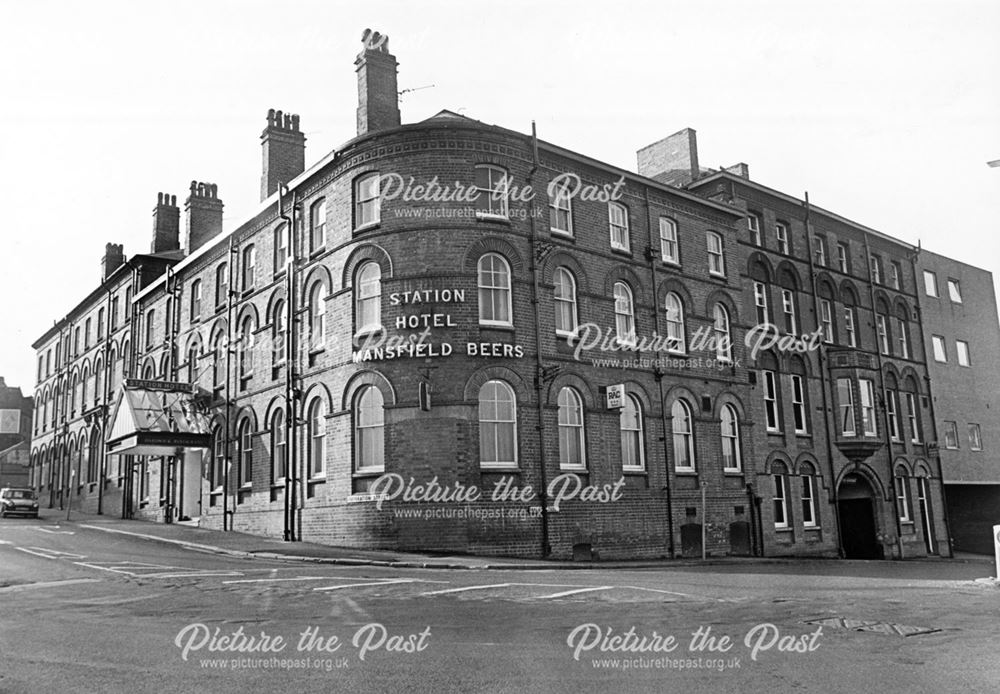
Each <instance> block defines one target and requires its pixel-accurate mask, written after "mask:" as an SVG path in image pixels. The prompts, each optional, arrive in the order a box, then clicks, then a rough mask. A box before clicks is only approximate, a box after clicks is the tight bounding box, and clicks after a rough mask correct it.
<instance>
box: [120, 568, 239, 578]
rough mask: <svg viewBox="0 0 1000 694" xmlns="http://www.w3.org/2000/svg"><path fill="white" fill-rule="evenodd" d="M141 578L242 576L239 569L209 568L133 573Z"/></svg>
mask: <svg viewBox="0 0 1000 694" xmlns="http://www.w3.org/2000/svg"><path fill="white" fill-rule="evenodd" d="M133 575H137V576H138V577H141V578H202V577H208V576H242V575H243V574H241V573H240V572H239V571H212V570H210V569H204V570H202V569H195V570H193V571H189V572H183V573H161V574H133Z"/></svg>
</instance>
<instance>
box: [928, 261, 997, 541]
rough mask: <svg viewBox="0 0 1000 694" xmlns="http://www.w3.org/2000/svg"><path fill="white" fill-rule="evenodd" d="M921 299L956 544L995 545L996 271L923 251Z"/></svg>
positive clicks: (938, 431)
mask: <svg viewBox="0 0 1000 694" xmlns="http://www.w3.org/2000/svg"><path fill="white" fill-rule="evenodd" d="M917 272H918V276H917V280H918V287H917V290H918V291H917V299H918V301H919V304H920V312H921V316H922V317H923V321H922V325H923V334H924V342H925V344H926V345H927V367H928V371H929V373H930V378H931V386H932V392H933V412H934V417H935V427H936V430H937V449H938V454H939V455H940V457H941V467H942V474H943V481H944V490H945V498H946V500H947V502H948V514H949V520H950V523H951V533H952V537H953V539H954V543H955V549H956V550H964V551H973V552H983V553H991V552H992V551H993V543H992V541H991V538H992V526H993V525H995V524H997V523H1000V460H998V454H997V451H1000V421H998V420H1000V414H998V413H1000V324H998V322H997V303H996V295H995V294H994V291H993V275H992V274H991V273H989V272H987V271H985V270H981V269H979V268H976V267H972V266H971V265H967V264H965V263H960V262H958V261H956V260H952V259H950V258H946V257H944V256H941V255H937V254H935V253H930V252H927V251H922V252H921V253H920V255H919V256H918V257H917Z"/></svg>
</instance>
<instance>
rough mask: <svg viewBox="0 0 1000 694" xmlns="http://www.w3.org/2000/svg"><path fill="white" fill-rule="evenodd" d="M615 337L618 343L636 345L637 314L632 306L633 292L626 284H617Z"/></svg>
mask: <svg viewBox="0 0 1000 694" xmlns="http://www.w3.org/2000/svg"><path fill="white" fill-rule="evenodd" d="M614 297H615V335H616V336H617V338H618V341H619V342H621V343H623V344H627V345H631V344H635V313H634V308H633V305H632V290H631V289H629V286H628V285H627V284H625V283H624V282H615V287H614Z"/></svg>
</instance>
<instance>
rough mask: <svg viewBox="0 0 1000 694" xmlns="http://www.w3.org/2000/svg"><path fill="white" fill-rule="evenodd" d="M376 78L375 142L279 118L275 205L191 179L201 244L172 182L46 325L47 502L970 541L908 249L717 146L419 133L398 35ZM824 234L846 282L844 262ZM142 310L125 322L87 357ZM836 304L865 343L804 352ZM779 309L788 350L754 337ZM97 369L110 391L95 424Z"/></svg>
mask: <svg viewBox="0 0 1000 694" xmlns="http://www.w3.org/2000/svg"><path fill="white" fill-rule="evenodd" d="M355 65H356V68H357V72H358V86H359V107H358V132H357V136H356V137H355V138H353V139H352V140H350V141H348V142H347V143H345V144H344V145H343V146H341V147H340V148H338V149H337V150H335V151H334V152H331V153H329V154H327V155H325V156H324V157H323V158H322V159H320V160H319V161H318V162H317V163H316V164H314V165H312V166H311V167H309V168H308V169H306V168H305V167H304V162H305V154H304V148H305V138H304V136H303V135H302V132H301V129H300V122H299V117H298V116H297V115H296V116H293V115H290V114H287V113H283V112H280V111H271V112H269V113H268V115H267V120H266V127H265V129H264V132H263V134H262V136H261V141H262V147H263V167H262V177H261V202H260V206H259V207H258V209H257V210H256V212H255V213H254V214H253V216H252V217H251V218H250V219H248V220H246V221H245V222H243V223H242V224H240V225H239V226H238V227H237V228H235V229H232V230H223V229H222V203H221V201H220V200H219V198H218V192H217V189H216V188H215V186H214V185H211V184H205V183H197V182H193V183H192V184H191V188H190V194H189V197H188V199H187V203H186V212H187V215H186V219H187V236H186V245H185V247H184V249H183V250H182V249H181V247H180V239H179V232H178V231H176V230H177V229H178V228H179V222H178V221H176V220H178V219H179V210H178V209H177V207H176V204H175V202H174V199H173V197H172V196H163V195H162V194H161V196H160V199H159V201H158V205H157V207H156V210H155V211H154V219H155V221H154V243H153V253H151V254H149V255H144V256H137V257H135V258H133V259H131V260H130V261H129V266H130V267H133V269H132V271H131V272H125V271H121V272H117V271H113V272H111V273H110V275H108V273H107V272H106V273H105V275H106V276H105V281H104V282H103V283H102V285H101V287H100V288H99V289H98V290H97V291H95V293H94V294H92V295H91V297H89V298H88V299H87V300H85V301H84V302H83V303H81V304H80V305H78V306H77V308H75V309H74V310H73V312H71V314H70V315H69V316H67V318H65V319H63V320H62V321H60V322H57V324H56V326H55V327H53V329H52V330H50V331H48V332H47V333H46V335H44V336H43V337H42V338H40V339H39V340H38V341H37V342H36V343H35V349H36V350H37V351H38V354H39V386H38V390H37V394H38V397H39V398H40V402H42V403H46V409H45V410H44V412H43V416H42V418H41V427H40V428H39V431H38V432H37V434H38V439H37V441H36V444H35V447H34V448H33V456H34V458H33V459H34V460H35V461H36V467H35V469H36V470H37V476H36V478H35V479H36V483H37V484H38V485H39V487H40V488H41V489H42V491H43V493H45V492H48V494H49V500H50V503H53V504H54V503H58V502H60V501H61V499H62V494H63V490H65V489H67V488H70V487H72V488H71V489H70V495H71V498H72V499H73V500H74V501H73V503H80V504H83V505H84V506H85V507H96V508H101V509H103V510H104V511H105V512H115V511H112V510H111V509H120V512H121V513H122V514H123V515H132V516H139V517H143V518H148V519H153V520H161V521H165V522H174V521H185V520H187V519H197V522H198V523H200V524H202V525H206V526H211V527H217V528H228V529H234V530H239V531H244V532H251V533H258V534H262V535H269V536H274V537H285V538H286V539H290V540H292V539H308V540H310V541H317V542H325V543H329V544H335V545H343V546H357V547H386V548H398V549H434V550H442V551H467V552H475V553H482V554H506V555H522V556H539V555H543V554H551V555H553V556H556V557H571V556H589V555H593V554H596V555H598V556H600V557H603V558H613V557H638V556H679V555H689V556H700V555H701V553H702V552H703V551H704V552H706V553H708V554H711V555H721V554H768V555H772V554H824V555H835V554H837V553H838V552H840V551H844V552H845V553H847V554H849V555H854V556H900V555H902V556H913V555H918V554H926V553H946V552H947V543H946V542H944V543H942V538H945V537H947V532H946V530H945V529H944V525H943V515H944V514H943V511H942V510H941V508H940V507H941V499H942V496H941V484H940V480H941V474H940V469H939V466H938V463H937V460H936V459H935V458H934V457H933V456H931V455H929V454H928V453H927V452H926V450H924V449H922V448H920V446H918V445H917V444H915V443H912V441H907V440H906V437H907V434H906V433H904V432H908V431H909V430H908V429H905V426H904V423H903V419H906V418H907V417H909V419H906V421H907V422H909V421H911V420H913V421H916V422H917V427H918V428H919V429H921V430H922V429H923V428H924V427H926V428H928V429H929V428H931V427H932V420H931V419H930V415H929V413H928V412H927V409H928V405H927V403H926V399H927V370H926V363H925V361H924V358H923V355H922V353H921V352H920V351H918V348H920V347H921V344H922V342H921V341H922V338H921V335H922V333H921V330H920V329H919V328H918V327H917V326H916V325H913V324H914V323H915V322H916V321H918V320H919V315H918V314H915V313H914V312H913V309H914V308H915V301H916V299H915V292H916V283H915V280H914V276H915V275H914V269H913V265H912V259H910V256H909V255H908V254H909V252H910V249H908V248H907V247H906V246H905V245H903V244H901V243H900V242H898V241H895V240H893V239H891V238H889V237H886V236H885V235H882V234H879V233H877V232H874V231H872V230H868V229H865V228H864V227H862V226H860V225H857V224H854V223H851V222H848V221H847V220H843V219H842V218H840V217H838V216H836V215H833V214H832V213H827V212H824V211H822V210H818V209H815V208H814V209H812V210H807V209H806V208H803V206H802V205H801V203H799V202H798V201H795V200H794V199H792V198H790V197H788V196H785V195H782V194H780V193H777V192H776V191H771V190H769V189H766V188H764V187H762V186H759V185H757V184H755V183H751V182H750V181H749V179H748V178H747V177H746V176H745V173H746V167H745V166H741V167H736V168H735V169H734V171H735V173H728V172H717V173H713V174H709V175H705V174H704V172H702V171H701V170H700V169H699V168H698V165H697V143H696V141H695V139H694V133H693V131H683V133H682V134H680V135H679V136H677V137H672V138H668V139H667V140H665V141H663V142H661V143H656V144H655V145H652V146H651V147H649V148H646V149H645V150H643V151H641V152H640V155H639V172H638V174H636V173H634V172H630V171H626V170H622V169H618V168H616V167H613V166H610V165H608V164H604V163H602V162H599V161H596V160H593V159H591V158H589V157H586V156H584V155H580V154H577V153H575V152H571V151H569V150H566V149H564V148H561V147H559V146H557V145H554V144H551V143H548V142H545V141H541V140H539V139H537V138H536V137H534V135H533V134H524V133H518V132H514V131H511V130H507V129H504V128H499V127H496V126H489V125H485V124H483V123H481V122H478V121H474V120H471V119H469V118H466V117H462V116H459V115H457V114H454V113H451V112H449V111H442V112H441V113H439V114H437V115H436V116H434V117H432V118H429V119H427V120H424V121H421V122H418V123H413V124H407V125H402V124H401V119H400V114H399V109H398V101H397V91H398V90H397V86H396V71H397V64H396V60H395V58H394V56H393V55H392V54H391V53H389V49H388V41H387V39H386V37H384V36H380V35H379V34H377V33H376V34H371V33H370V32H366V34H365V38H364V49H363V50H362V52H361V54H360V55H359V56H358V58H357V61H356V64H355ZM748 210H749V211H750V212H752V213H753V215H756V216H750V217H748ZM748 219H751V220H752V219H756V220H757V221H756V225H757V228H758V229H759V230H760V231H761V233H762V234H763V233H764V231H763V230H764V229H765V228H770V227H767V225H771V226H772V227H773V228H777V225H778V224H779V221H780V223H782V224H785V225H786V226H785V229H786V231H785V233H786V235H788V238H789V243H791V244H792V248H794V251H793V250H792V249H791V248H790V249H788V251H787V252H786V251H784V250H782V249H781V248H777V247H775V246H774V245H773V243H772V242H771V241H770V240H769V241H767V242H763V241H762V242H761V243H755V242H753V241H752V240H751V233H752V229H753V227H750V230H751V231H750V232H748V226H747V225H748V222H747V220H748ZM164 220H170V222H169V224H166V226H164V224H165V221H164ZM807 228H809V229H811V230H812V231H811V233H810V234H808V235H807V234H806V231H805V230H806V229H807ZM814 236H821V237H823V238H825V239H826V242H828V243H829V244H836V243H837V242H839V241H843V242H845V243H849V253H850V262H851V263H852V264H851V265H850V266H849V269H848V270H847V271H844V272H841V271H838V270H837V269H836V266H835V264H834V263H835V259H836V256H835V255H828V256H827V261H825V262H824V263H823V265H824V267H826V266H827V264H828V263H829V264H830V266H829V267H827V268H826V270H825V271H823V272H819V271H817V268H816V266H815V262H814V255H813V252H812V250H810V248H811V247H810V246H808V245H807V244H809V243H811V241H810V240H807V239H812V238H813V237H814ZM830 247H831V248H837V246H836V245H831V246H830ZM871 253H875V254H877V255H878V256H879V257H880V258H881V259H882V260H881V262H883V263H885V264H886V265H885V267H886V268H887V269H886V272H887V273H888V272H890V270H889V269H888V268H892V269H893V271H895V268H896V265H897V264H898V266H899V267H898V273H897V274H896V275H893V277H898V279H899V282H900V284H899V286H898V287H897V286H894V285H893V283H892V282H888V281H882V280H879V281H873V279H872V277H871V276H870V275H869V269H868V265H867V263H866V262H865V259H866V258H867V257H868V256H869V255H870V254H871ZM143 268H144V269H143ZM758 284H760V285H763V289H762V290H759V289H758V286H757V285H758ZM786 290H787V292H790V294H789V301H790V302H791V303H790V304H789V305H791V306H793V307H794V308H793V309H792V310H793V312H794V316H793V317H792V319H791V322H787V321H788V320H789V319H788V317H787V315H785V312H783V311H782V310H781V307H782V302H783V301H784V300H785V298H786ZM760 291H763V292H764V293H765V294H766V296H767V302H768V303H767V307H765V310H764V313H763V314H759V313H758V307H759V303H758V301H757V297H759V296H762V295H761V294H760ZM116 301H117V302H118V303H117V304H115V302H116ZM823 302H826V304H823ZM112 304H115V305H117V306H118V310H117V311H116V312H115V313H114V315H115V316H119V315H120V316H121V321H122V324H124V323H125V322H127V323H128V326H127V327H123V325H119V326H118V328H117V329H115V330H110V331H107V330H106V331H105V332H104V333H100V334H99V337H97V338H96V339H97V341H96V342H94V343H93V344H90V343H87V345H88V346H84V347H82V348H78V346H77V345H76V344H75V342H74V341H73V340H75V339H76V338H75V336H76V335H77V334H78V333H79V331H80V327H81V325H84V326H85V325H87V320H88V317H91V320H92V321H93V320H95V318H93V315H94V314H95V311H100V307H101V306H108V307H110V306H111V305H112ZM823 305H827V306H829V307H830V309H831V310H833V311H846V310H847V307H851V310H852V311H853V312H854V314H853V315H854V321H855V327H854V334H855V337H854V339H855V340H856V341H857V342H856V343H855V344H851V343H850V342H849V340H848V337H847V329H846V327H844V326H843V319H841V318H840V317H837V318H835V319H834V321H835V322H834V324H833V325H832V326H831V328H830V329H831V330H835V331H836V334H835V335H832V336H831V341H830V344H826V345H824V346H823V347H821V348H819V349H813V350H806V351H805V353H803V354H796V353H794V352H797V351H799V350H798V348H799V347H802V346H803V345H805V344H806V342H807V340H805V339H803V338H802V337H800V336H801V334H802V333H804V332H807V331H810V330H813V331H815V330H816V329H817V328H822V327H823V326H825V325H826V322H825V319H823V320H820V321H817V319H816V316H817V315H821V314H820V313H816V312H820V311H823V310H824V309H823V308H822V306H823ZM768 307H769V308H768ZM107 315H111V314H110V312H109V313H108V314H107ZM822 315H823V316H825V313H824V314H822ZM879 316H881V317H882V318H883V319H884V320H893V321H895V320H901V321H903V325H904V327H905V329H906V334H907V336H908V337H907V340H908V341H910V342H908V343H907V349H908V350H909V351H908V352H907V353H906V354H905V355H904V354H901V353H900V352H899V351H898V350H900V349H902V347H897V346H896V343H895V342H893V344H892V345H891V346H888V347H887V348H886V349H887V350H888V351H884V350H880V349H878V347H877V341H878V339H879V337H880V336H881V334H882V333H879V332H877V327H876V326H878V325H880V323H879ZM761 322H767V323H774V324H776V325H778V326H779V327H780V328H781V330H780V332H781V334H782V336H784V337H786V338H787V339H786V342H787V344H784V345H783V346H782V348H777V347H776V348H774V349H772V350H770V351H763V352H754V353H751V350H749V349H748V348H747V340H746V337H747V333H748V331H752V330H754V329H755V326H757V325H758V323H761ZM834 325H835V326H836V327H835V328H834V327H833V326H834ZM86 334H90V333H89V331H87V333H86ZM753 334H754V333H751V335H753ZM893 334H895V333H893ZM795 336H799V337H797V338H796V339H794V340H793V339H792V338H793V337H795ZM71 338H73V340H71ZM657 338H659V341H657ZM60 346H63V347H62V352H61V353H60ZM53 351H54V352H55V358H54V360H52V359H51V357H50V355H51V354H52V352H53ZM98 355H102V356H101V358H100V360H99V359H98ZM88 360H89V361H88ZM49 361H53V363H54V364H55V365H56V371H55V372H52V371H50V369H49V368H48V363H49ZM88 364H89V365H90V368H89V370H88V369H87V366H88ZM104 364H107V365H109V368H103V365H104ZM98 365H99V366H100V367H101V371H100V377H101V379H102V380H101V383H102V385H101V386H100V388H99V390H100V393H101V395H100V396H99V402H95V406H96V405H100V407H99V408H96V407H91V406H88V407H83V406H81V407H79V408H78V409H74V406H73V404H72V401H73V400H75V394H76V393H77V392H78V388H79V385H77V386H74V385H73V384H74V380H73V378H74V374H76V373H77V372H79V373H80V374H81V375H80V376H79V377H78V380H76V381H75V383H77V384H79V383H81V382H82V383H84V384H85V385H84V386H83V387H84V388H88V385H86V384H89V383H91V382H92V381H91V380H88V376H89V379H93V378H94V376H93V374H94V372H95V369H97V368H98ZM43 374H44V376H43ZM122 379H125V380H124V381H123V380H122ZM88 392H89V393H91V394H94V393H95V392H96V391H95V390H94V388H93V387H91V388H90V390H89V391H88ZM886 392H889V393H892V394H893V396H892V397H889V398H886V396H884V395H883V393H886ZM67 393H73V394H74V396H73V397H71V398H69V401H70V404H68V405H67V404H66V403H67V398H66V394H67ZM909 395H912V396H913V397H912V398H910V397H908V396H909ZM897 397H898V398H900V402H904V401H905V402H906V403H908V404H911V401H912V405H911V406H912V409H911V410H904V409H902V408H903V405H897V404H896V402H897V401H896V399H895V398H897ZM84 400H87V396H86V395H85V396H84ZM886 403H892V405H887V404H886ZM891 408H895V409H891ZM890 412H892V413H894V414H890ZM904 412H905V413H912V417H911V415H910V414H904ZM845 413H846V415H847V416H846V418H843V417H841V416H840V415H842V414H845ZM876 418H877V422H878V423H876ZM893 418H894V419H893ZM892 421H895V426H896V428H895V429H892V430H891V431H892V432H893V433H892V434H890V428H891V426H892V424H891V423H892ZM835 422H837V423H838V425H835V424H834V423H835ZM842 422H852V423H853V424H854V429H853V432H852V431H851V430H845V429H844V427H843V425H842V424H840V423H842ZM872 427H874V429H872ZM900 437H902V438H900ZM911 438H912V437H911ZM92 442H97V444H95V445H90V444H92ZM921 445H922V439H921ZM82 461H87V462H88V463H90V464H89V465H87V464H84V463H83V462H82ZM74 466H75V467H74ZM91 468H93V475H94V476H93V477H91V473H90V469H91ZM84 469H86V470H87V472H86V475H84V473H83V472H82V470H84ZM75 470H81V472H79V473H75V472H74V471H75ZM68 479H75V480H78V481H79V480H82V479H86V480H87V482H86V483H85V484H83V485H81V484H80V483H79V482H76V483H73V484H71V485H69V487H68V486H67V482H66V480H68ZM574 485H576V486H574ZM404 491H405V493H403V492H404ZM547 491H549V492H552V495H551V496H549V497H548V498H547V499H546V496H547V494H546V492H547ZM574 491H575V492H576V493H573V494H570V493H569V492H574ZM561 493H562V494H561ZM477 495H478V498H476V496H477ZM560 496H561V498H559V500H558V501H559V503H558V508H556V506H557V504H556V501H557V499H556V498H555V497H560ZM566 496H570V497H571V498H566ZM78 497H79V499H80V501H79V502H77V501H76V499H77V498H78ZM386 497H388V498H386ZM903 509H906V510H907V512H908V513H909V517H908V518H907V517H904V515H903ZM810 519H811V520H810ZM838 528H840V529H841V530H843V529H845V528H846V529H847V530H848V531H849V532H847V533H846V539H845V533H844V532H839V531H838Z"/></svg>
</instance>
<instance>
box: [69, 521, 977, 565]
mask: <svg viewBox="0 0 1000 694" xmlns="http://www.w3.org/2000/svg"><path fill="white" fill-rule="evenodd" d="M58 522H60V523H67V524H77V525H81V526H84V527H89V528H92V529H94V530H100V531H103V532H107V533H112V534H120V535H127V536H131V537H137V538H142V539H145V540H150V541H155V542H163V543H168V544H172V545H179V546H182V547H186V548H190V549H195V550H200V551H203V552H212V553H215V554H222V555H227V556H233V557H242V558H252V557H259V558H265V559H284V560H298V561H303V562H315V563H319V564H339V565H343V566H376V567H388V568H398V569H470V570H489V569H493V570H504V571H531V570H548V571H551V570H554V569H558V570H586V569H653V568H665V569H666V568H673V567H681V566H715V565H734V564H735V565H740V564H748V565H758V564H784V563H796V562H801V561H802V560H803V558H801V557H709V558H707V559H705V560H701V559H640V560H632V561H556V560H545V559H521V558H503V557H479V556H472V555H454V554H452V555H441V554H428V553H419V552H397V551H392V550H366V549H355V548H349V547H333V546H329V545H321V544H317V543H313V542H286V541H283V540H279V539H274V538H267V537H261V536H258V535H249V534H246V533H239V532H232V531H221V530H214V529H208V528H200V527H195V526H192V525H185V524H179V523H172V524H164V523H155V522H151V521H143V520H123V519H121V518H115V517H109V516H105V515H95V514H86V513H80V512H74V513H73V515H72V518H71V520H70V521H68V522H67V521H65V520H61V519H60V520H59V521H58ZM809 559H810V561H824V560H823V559H818V558H816V557H810V558H809ZM825 561H830V562H841V561H844V560H839V559H827V560H825ZM904 561H906V562H935V563H940V562H956V563H971V564H983V565H985V566H993V563H994V560H993V557H991V556H988V555H980V554H972V553H964V552H957V553H955V556H954V557H951V558H940V557H930V558H915V559H907V560H904ZM984 573H993V572H992V571H984Z"/></svg>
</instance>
